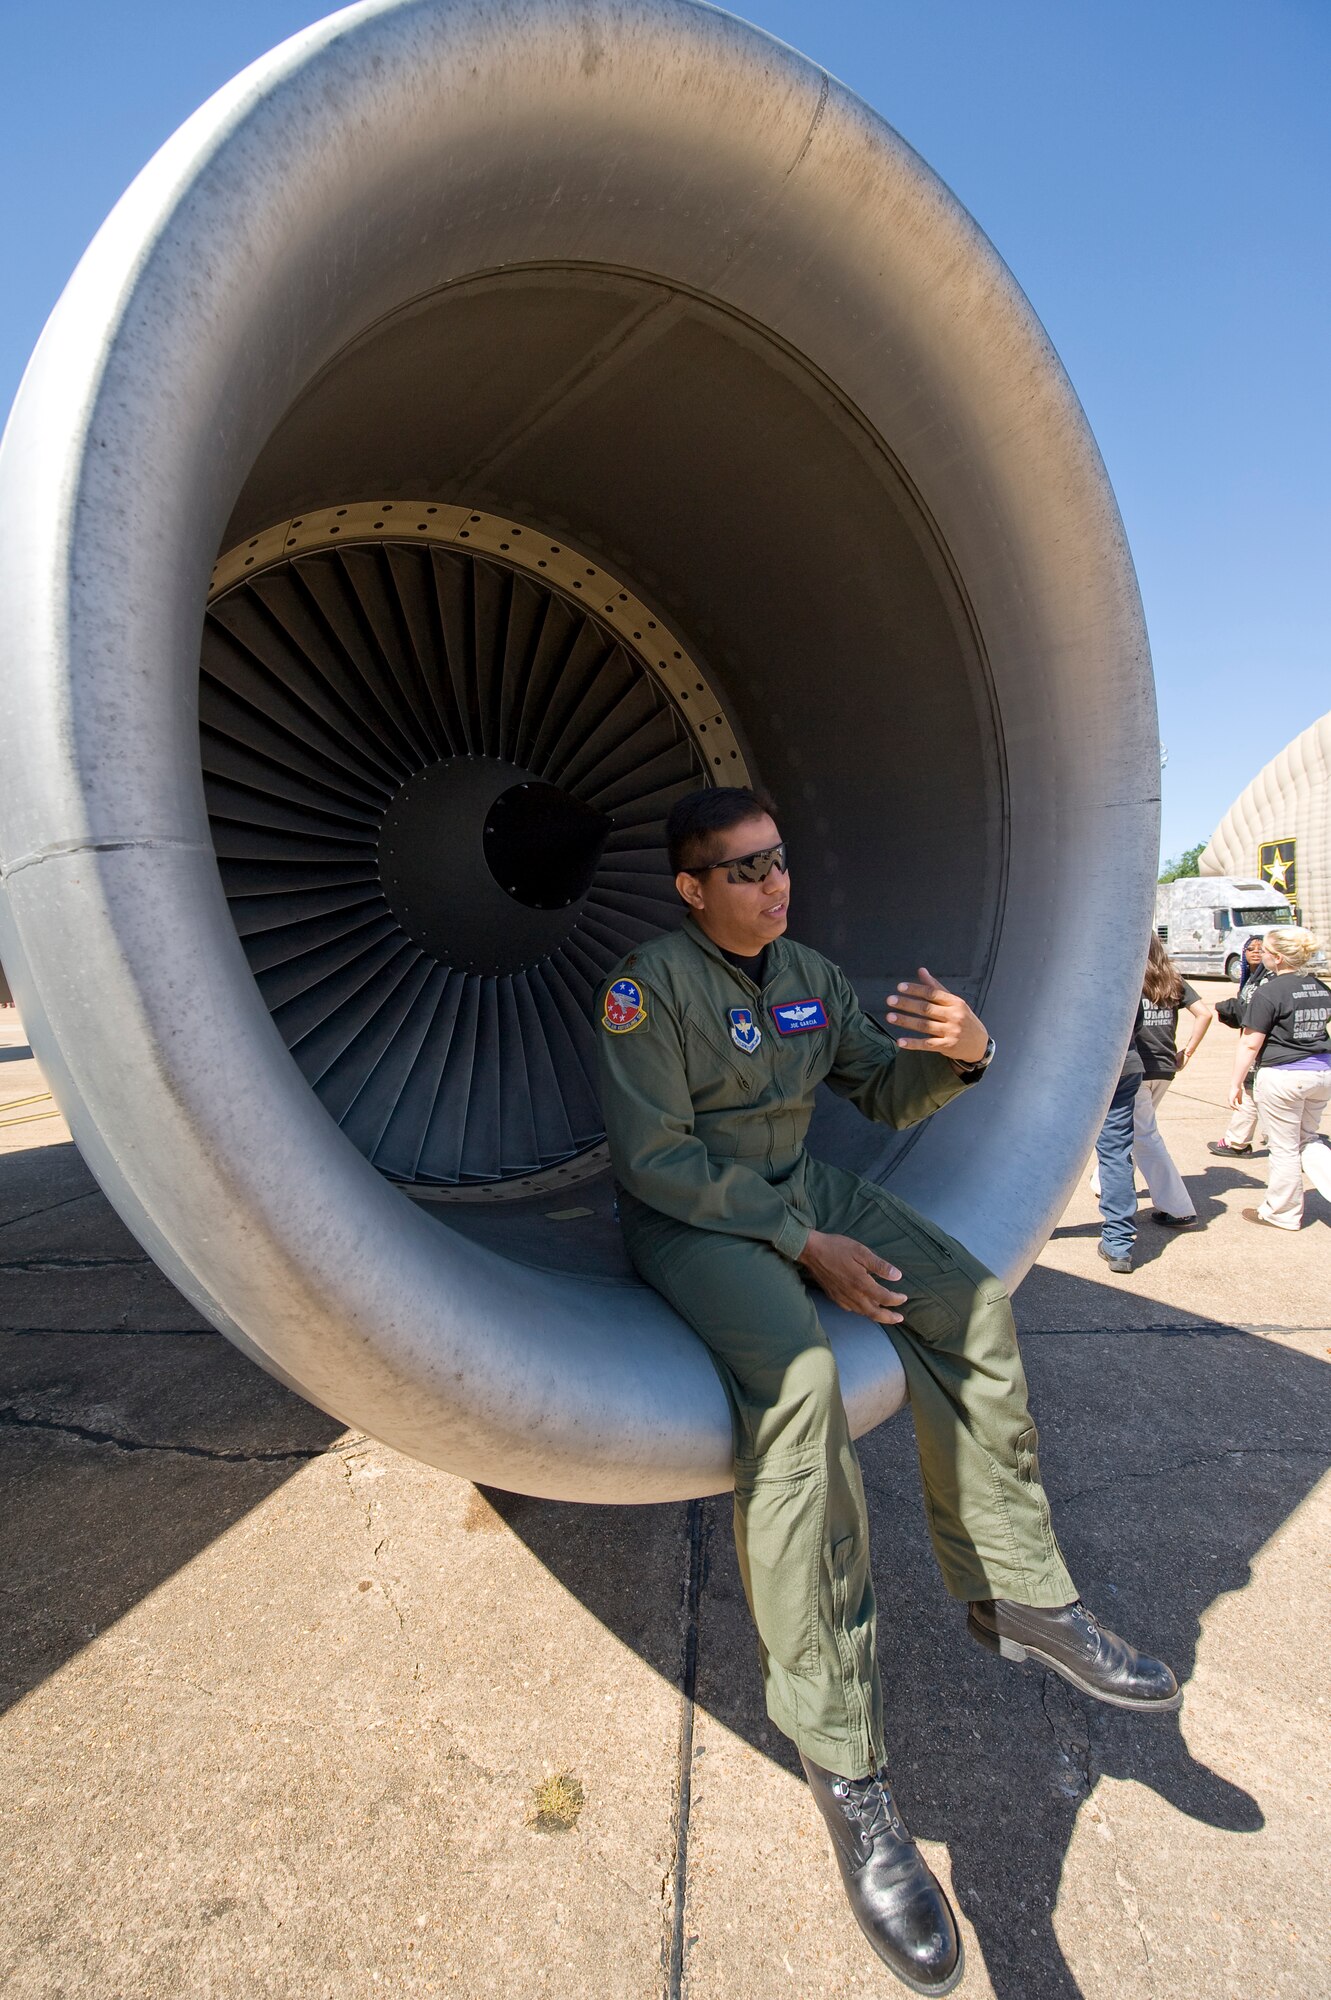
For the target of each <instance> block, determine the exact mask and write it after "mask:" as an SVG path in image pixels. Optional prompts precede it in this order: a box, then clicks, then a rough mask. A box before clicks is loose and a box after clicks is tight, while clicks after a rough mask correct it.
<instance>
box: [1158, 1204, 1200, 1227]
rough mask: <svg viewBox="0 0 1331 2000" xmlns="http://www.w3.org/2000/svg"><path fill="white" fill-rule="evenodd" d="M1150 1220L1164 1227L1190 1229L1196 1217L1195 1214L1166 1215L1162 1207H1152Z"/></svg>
mask: <svg viewBox="0 0 1331 2000" xmlns="http://www.w3.org/2000/svg"><path fill="white" fill-rule="evenodd" d="M1151 1220H1152V1222H1158V1223H1159V1224H1160V1225H1161V1227H1162V1228H1164V1229H1191V1228H1192V1225H1193V1224H1194V1222H1196V1220H1197V1218H1196V1216H1195V1215H1167V1214H1166V1213H1165V1211H1164V1209H1163V1208H1153V1209H1152V1210H1151Z"/></svg>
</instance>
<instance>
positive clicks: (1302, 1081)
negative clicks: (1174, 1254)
mask: <svg viewBox="0 0 1331 2000" xmlns="http://www.w3.org/2000/svg"><path fill="white" fill-rule="evenodd" d="M1320 949H1321V947H1320V946H1319V944H1318V942H1317V939H1316V938H1315V937H1314V936H1313V934H1312V932H1311V931H1305V930H1302V929H1301V928H1300V927H1299V926H1298V925H1297V924H1282V925H1281V926H1280V927H1279V928H1278V929H1276V930H1273V931H1268V932H1267V933H1266V937H1265V938H1264V940H1263V943H1262V957H1263V960H1264V962H1265V963H1266V965H1267V966H1269V968H1270V970H1271V973H1272V975H1273V976H1272V977H1271V978H1270V979H1268V980H1266V982H1265V983H1264V984H1263V985H1262V986H1260V987H1259V988H1258V989H1257V992H1256V993H1255V994H1254V995H1253V998H1252V1004H1251V1005H1250V1007H1249V1008H1248V1021H1247V1026H1246V1027H1245V1028H1244V1030H1243V1033H1242V1035H1241V1036H1240V1038H1239V1052H1238V1055H1237V1056H1236V1057H1235V1059H1234V1075H1233V1077H1232V1078H1231V1080H1230V1089H1229V1102H1230V1105H1231V1106H1232V1107H1233V1108H1234V1109H1235V1110H1237V1109H1238V1107H1239V1105H1240V1103H1241V1102H1242V1099H1243V1080H1244V1078H1245V1077H1246V1076H1247V1074H1248V1071H1249V1070H1250V1069H1251V1068H1252V1066H1253V1064H1254V1063H1256V1065H1257V1080H1256V1082H1255V1083H1254V1085H1253V1096H1254V1097H1255V1098H1256V1100H1257V1110H1258V1114H1259V1116H1260V1118H1261V1121H1262V1123H1263V1125H1265V1127H1266V1136H1267V1143H1268V1145H1269V1147H1270V1157H1271V1166H1270V1176H1269V1179H1268V1182H1267V1189H1266V1200H1265V1201H1264V1202H1263V1203H1262V1205H1261V1207H1260V1208H1245V1209H1244V1211H1243V1215H1244V1220H1245V1221H1247V1222H1259V1223H1265V1224H1267V1225H1268V1226H1270V1227H1272V1228H1275V1229H1299V1228H1301V1227H1302V1224H1303V1176H1304V1174H1305V1173H1306V1174H1307V1176H1308V1178H1309V1180H1310V1181H1311V1182H1312V1184H1313V1186H1314V1187H1315V1188H1317V1189H1318V1190H1319V1191H1320V1192H1321V1193H1322V1194H1324V1195H1326V1196H1328V1198H1331V1148H1328V1147H1327V1146H1325V1145H1324V1144H1323V1143H1322V1141H1321V1139H1320V1137H1319V1133H1320V1131H1321V1124H1322V1113H1323V1112H1324V1111H1325V1109H1326V1106H1327V1103H1328V1101H1331V1035H1329V1034H1328V1030H1327V1022H1328V1020H1331V986H1327V985H1326V984H1325V983H1324V982H1323V981H1322V980H1320V979H1318V978H1316V977H1315V976H1314V975H1313V974H1312V973H1311V972H1310V971H1309V970H1308V967H1309V966H1310V964H1311V963H1312V961H1313V959H1315V958H1316V957H1317V955H1318V953H1319V951H1320Z"/></svg>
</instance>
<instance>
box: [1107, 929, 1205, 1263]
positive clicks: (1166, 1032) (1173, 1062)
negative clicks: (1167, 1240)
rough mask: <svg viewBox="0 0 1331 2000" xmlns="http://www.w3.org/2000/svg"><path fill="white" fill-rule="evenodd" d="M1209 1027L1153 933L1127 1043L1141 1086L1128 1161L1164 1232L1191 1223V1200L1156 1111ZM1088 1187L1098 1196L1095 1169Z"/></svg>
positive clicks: (1135, 1101) (1202, 1003)
mask: <svg viewBox="0 0 1331 2000" xmlns="http://www.w3.org/2000/svg"><path fill="white" fill-rule="evenodd" d="M1183 1012H1186V1013H1187V1014H1189V1015H1190V1016H1191V1019H1192V1032H1191V1034H1190V1035H1189V1037H1188V1042H1187V1046H1186V1047H1185V1048H1182V1049H1180V1048H1178V1047H1177V1046H1176V1043H1177V1038H1178V1017H1179V1015H1180V1013H1183ZM1210 1025H1211V1009H1210V1006H1209V1005H1208V1003H1207V1002H1206V1001H1205V1000H1199V999H1198V997H1197V995H1196V994H1195V993H1194V991H1193V989H1192V988H1191V986H1189V984H1188V982H1187V980H1186V979H1183V978H1181V977H1180V975H1179V973H1178V970H1177V968H1176V967H1175V966H1174V965H1172V964H1171V963H1170V960H1169V956H1168V954H1167V953H1166V951H1165V948H1164V946H1163V945H1162V944H1161V942H1160V940H1159V938H1158V937H1157V936H1156V934H1155V932H1154V931H1152V932H1151V944H1150V950H1149V952H1148V954H1147V959H1146V975H1145V977H1144V979H1143V980H1142V997H1141V1004H1140V1006H1139V1007H1138V1009H1137V1025H1136V1027H1135V1028H1134V1029H1133V1041H1134V1043H1135V1044H1136V1048H1137V1052H1138V1054H1139V1055H1140V1056H1141V1059H1142V1069H1143V1070H1144V1072H1145V1074H1144V1076H1143V1077H1142V1082H1141V1088H1140V1089H1139V1090H1138V1092H1137V1095H1136V1097H1134V1099H1133V1100H1132V1157H1133V1160H1134V1162H1135V1164H1136V1165H1137V1166H1138V1167H1139V1168H1140V1170H1141V1172H1142V1173H1143V1174H1144V1175H1145V1176H1146V1185H1147V1187H1148V1188H1149V1190H1150V1194H1151V1220H1152V1221H1153V1222H1159V1223H1162V1224H1163V1225H1164V1226H1165V1227H1166V1228H1174V1229H1187V1228H1189V1227H1190V1226H1191V1225H1192V1224H1193V1223H1194V1222H1195V1221H1196V1220H1197V1210H1196V1208H1195V1207H1194V1206H1193V1200H1192V1196H1191V1195H1190V1194H1189V1193H1188V1190H1187V1188H1186V1187H1185V1186H1184V1184H1183V1176H1182V1174H1180V1172H1179V1170H1178V1168H1177V1167H1176V1166H1175V1165H1174V1162H1173V1160H1172V1159H1171V1158H1170V1154H1169V1148H1168V1146H1166V1144H1165V1142H1164V1138H1163V1135H1162V1134H1161V1131H1160V1127H1159V1125H1158V1124H1157V1123H1156V1117H1155V1114H1156V1110H1157V1107H1158V1106H1159V1103H1160V1100H1161V1098H1162V1097H1163V1096H1164V1094H1165V1092H1166V1091H1167V1090H1168V1088H1169V1086H1170V1084H1171V1083H1172V1082H1173V1081H1174V1078H1175V1076H1176V1074H1177V1073H1178V1071H1179V1070H1181V1069H1186V1068H1187V1066H1188V1063H1189V1062H1190V1061H1191V1059H1192V1057H1193V1055H1194V1054H1195V1053H1196V1051H1197V1049H1198V1048H1199V1046H1200V1044H1201V1039H1202V1036H1203V1035H1204V1034H1205V1033H1206V1031H1207V1029H1208V1028H1209V1027H1210ZM1091 1189H1092V1192H1093V1193H1095V1194H1099V1192H1100V1176H1099V1173H1098V1171H1097V1172H1096V1173H1094V1174H1092V1176H1091Z"/></svg>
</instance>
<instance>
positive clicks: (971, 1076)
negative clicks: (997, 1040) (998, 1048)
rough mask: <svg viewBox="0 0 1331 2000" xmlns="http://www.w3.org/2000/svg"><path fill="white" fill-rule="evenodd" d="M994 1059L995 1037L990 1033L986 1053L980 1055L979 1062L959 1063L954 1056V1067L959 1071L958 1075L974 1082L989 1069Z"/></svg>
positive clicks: (966, 1080)
mask: <svg viewBox="0 0 1331 2000" xmlns="http://www.w3.org/2000/svg"><path fill="white" fill-rule="evenodd" d="M993 1059H994V1038H993V1036H992V1035H990V1037H989V1039H988V1041H987V1042H986V1043H985V1045H984V1054H983V1055H982V1056H981V1057H980V1060H979V1061H978V1062H973V1063H959V1062H958V1061H957V1059H956V1057H955V1056H953V1057H952V1067H953V1069H954V1070H955V1071H956V1072H957V1075H958V1076H959V1077H961V1078H963V1079H964V1081H965V1082H967V1083H974V1081H975V1079H976V1077H977V1076H983V1075H984V1073H985V1071H986V1070H987V1069H988V1067H989V1065H990V1063H991V1062H992V1061H993Z"/></svg>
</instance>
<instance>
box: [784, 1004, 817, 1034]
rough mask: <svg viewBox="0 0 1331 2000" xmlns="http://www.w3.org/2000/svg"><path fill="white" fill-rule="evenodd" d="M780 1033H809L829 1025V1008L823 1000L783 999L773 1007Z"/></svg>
mask: <svg viewBox="0 0 1331 2000" xmlns="http://www.w3.org/2000/svg"><path fill="white" fill-rule="evenodd" d="M772 1019H773V1020H774V1021H775V1022H776V1031H777V1033H778V1035H808V1034H812V1032H813V1030H814V1029H815V1028H825V1027H826V1026H827V1009H826V1007H824V1005H823V1003H822V1001H821V1000H783V1001H782V1002H781V1004H780V1005H779V1006H777V1007H773V1009H772Z"/></svg>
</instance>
